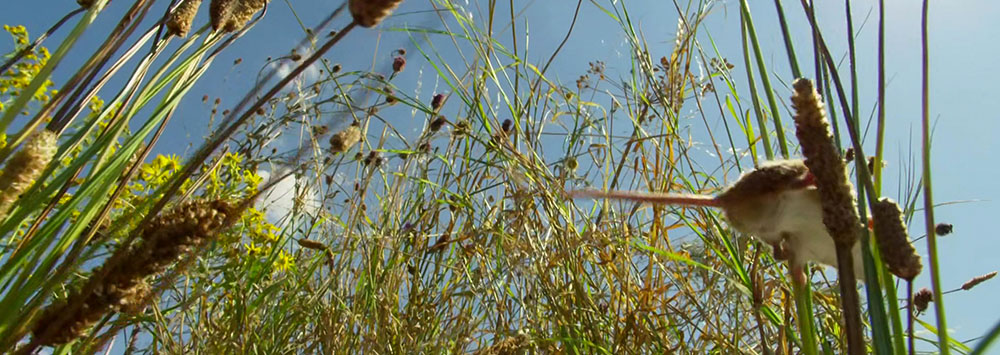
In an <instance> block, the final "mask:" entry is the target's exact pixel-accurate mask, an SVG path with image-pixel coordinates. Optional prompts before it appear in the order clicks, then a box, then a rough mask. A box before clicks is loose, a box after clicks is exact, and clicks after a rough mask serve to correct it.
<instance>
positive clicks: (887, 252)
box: [872, 197, 923, 281]
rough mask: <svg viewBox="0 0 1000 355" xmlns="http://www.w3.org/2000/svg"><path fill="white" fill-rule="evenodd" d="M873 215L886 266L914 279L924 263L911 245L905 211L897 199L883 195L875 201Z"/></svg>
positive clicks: (896, 273)
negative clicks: (907, 232)
mask: <svg viewBox="0 0 1000 355" xmlns="http://www.w3.org/2000/svg"><path fill="white" fill-rule="evenodd" d="M872 217H874V219H875V224H874V229H875V235H876V242H878V250H879V252H880V253H881V254H882V261H883V262H885V266H886V267H887V268H888V269H889V272H891V273H892V274H893V275H896V276H897V277H899V278H901V279H904V280H907V281H913V278H914V277H917V275H919V274H920V270H921V269H922V268H923V265H921V264H920V255H917V250H916V249H913V245H910V238H909V237H908V236H907V234H906V224H905V223H904V222H903V211H901V210H900V209H899V205H898V204H896V202H895V201H893V200H890V199H888V198H885V197H883V198H881V199H879V200H878V202H876V203H875V206H874V208H873V209H872Z"/></svg>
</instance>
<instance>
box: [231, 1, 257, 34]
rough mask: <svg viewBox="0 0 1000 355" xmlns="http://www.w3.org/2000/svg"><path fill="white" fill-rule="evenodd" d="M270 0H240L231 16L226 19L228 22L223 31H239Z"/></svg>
mask: <svg viewBox="0 0 1000 355" xmlns="http://www.w3.org/2000/svg"><path fill="white" fill-rule="evenodd" d="M267 1H268V0H239V2H238V3H237V4H236V6H234V7H233V11H232V13H231V16H229V17H228V18H227V19H226V24H225V26H224V27H223V31H226V32H233V31H239V30H240V29H242V28H243V26H244V25H246V23H247V22H249V21H250V19H251V18H253V14H255V13H257V11H260V9H263V8H264V5H267Z"/></svg>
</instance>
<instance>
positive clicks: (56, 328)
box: [32, 200, 233, 345]
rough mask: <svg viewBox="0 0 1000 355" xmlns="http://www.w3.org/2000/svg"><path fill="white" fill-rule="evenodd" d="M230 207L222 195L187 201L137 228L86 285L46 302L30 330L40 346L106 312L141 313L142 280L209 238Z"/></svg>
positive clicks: (76, 333)
mask: <svg viewBox="0 0 1000 355" xmlns="http://www.w3.org/2000/svg"><path fill="white" fill-rule="evenodd" d="M232 210H233V207H232V205H230V204H229V203H228V202H225V201H222V200H215V201H209V202H205V201H200V202H189V203H185V204H182V205H180V206H177V207H175V208H173V209H171V210H170V211H168V212H167V213H165V214H163V215H160V216H157V217H156V218H153V220H152V221H150V222H149V224H147V225H146V226H143V227H141V228H140V231H139V233H140V238H141V241H140V242H138V244H137V245H134V246H132V247H127V248H121V249H119V250H118V251H116V252H115V253H114V254H113V255H112V256H111V257H109V258H108V259H106V260H105V262H104V264H103V265H101V266H100V267H99V268H98V269H96V270H95V271H94V273H93V275H92V276H91V277H90V279H88V280H87V282H86V283H85V286H84V287H83V288H82V289H81V290H78V291H76V292H73V293H71V294H70V296H69V297H67V298H66V300H64V301H62V302H57V303H54V304H52V305H50V306H49V307H47V308H46V309H45V310H44V311H43V312H42V316H41V318H40V319H39V320H38V322H37V323H35V325H34V328H33V330H32V333H33V335H34V337H35V341H36V342H37V343H39V344H41V345H57V344H64V343H67V342H69V341H71V340H73V339H75V338H78V337H80V336H82V335H83V334H84V333H85V332H86V331H87V329H88V328H90V326H92V325H93V324H94V323H95V322H97V320H99V319H101V317H103V316H104V314H105V313H107V312H108V311H123V312H140V311H141V310H142V308H143V307H144V306H145V303H146V300H148V299H149V298H151V297H152V295H151V294H150V293H151V291H150V289H149V285H148V284H146V282H145V279H146V278H147V277H150V276H154V275H158V274H160V273H162V272H164V271H165V270H166V269H167V267H169V266H170V265H171V264H172V263H173V262H175V261H177V260H178V259H180V258H181V257H183V256H184V255H186V254H188V253H190V252H191V251H192V250H194V249H195V248H197V247H199V246H201V245H203V244H204V243H205V242H207V241H208V240H210V239H211V238H212V237H214V235H215V233H216V230H217V229H218V228H219V227H221V226H222V225H223V224H224V223H225V220H226V216H227V215H228V214H229V213H230V212H231V211H232Z"/></svg>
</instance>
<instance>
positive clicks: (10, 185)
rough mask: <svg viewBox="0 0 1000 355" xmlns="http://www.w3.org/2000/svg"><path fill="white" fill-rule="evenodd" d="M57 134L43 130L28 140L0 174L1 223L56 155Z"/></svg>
mask: <svg viewBox="0 0 1000 355" xmlns="http://www.w3.org/2000/svg"><path fill="white" fill-rule="evenodd" d="M56 148H57V147H56V134H55V133H54V132H52V131H48V130H43V131H40V132H38V133H36V134H35V135H33V136H31V138H28V141H27V142H25V143H24V146H23V147H21V150H20V151H18V152H17V154H14V156H13V157H11V158H10V160H9V161H7V165H6V166H4V167H3V172H0V221H2V220H4V218H6V217H7V212H9V210H10V208H11V206H13V205H14V202H15V201H17V199H18V198H19V197H21V194H23V193H24V192H25V191H27V190H28V188H29V187H31V184H34V183H35V180H38V178H39V175H41V174H42V170H45V167H46V166H47V165H49V161H51V160H52V156H53V155H55V154H56Z"/></svg>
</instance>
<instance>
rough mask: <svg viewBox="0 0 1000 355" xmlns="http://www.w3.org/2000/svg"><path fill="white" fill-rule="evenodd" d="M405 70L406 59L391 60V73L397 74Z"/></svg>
mask: <svg viewBox="0 0 1000 355" xmlns="http://www.w3.org/2000/svg"><path fill="white" fill-rule="evenodd" d="M404 68H406V57H402V56H400V57H396V58H393V59H392V72H393V73H399V72H401V71H403V69H404Z"/></svg>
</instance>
